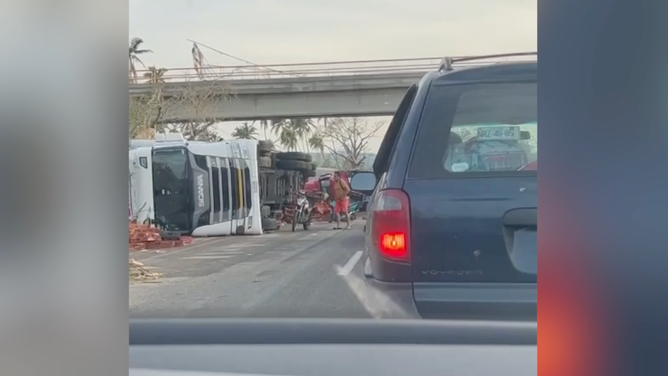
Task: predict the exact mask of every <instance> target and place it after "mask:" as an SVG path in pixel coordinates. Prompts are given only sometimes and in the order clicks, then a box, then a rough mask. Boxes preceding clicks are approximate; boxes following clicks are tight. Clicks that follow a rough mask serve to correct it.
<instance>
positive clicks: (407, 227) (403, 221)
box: [371, 189, 411, 263]
mask: <svg viewBox="0 0 668 376" xmlns="http://www.w3.org/2000/svg"><path fill="white" fill-rule="evenodd" d="M410 212H411V211H410V203H409V200H408V195H407V194H406V193H405V192H404V191H401V190H398V189H388V190H385V191H380V192H378V195H377V196H376V199H375V203H374V204H373V208H372V218H373V222H372V226H371V236H372V239H373V243H374V245H375V248H376V249H377V250H378V252H380V255H381V256H382V257H383V258H385V259H388V260H392V261H398V262H406V263H407V262H410V261H411V252H410V233H411V220H410Z"/></svg>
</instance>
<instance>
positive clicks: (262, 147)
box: [257, 140, 274, 152]
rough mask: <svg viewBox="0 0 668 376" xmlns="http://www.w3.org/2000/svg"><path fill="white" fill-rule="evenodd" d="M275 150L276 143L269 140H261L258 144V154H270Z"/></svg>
mask: <svg viewBox="0 0 668 376" xmlns="http://www.w3.org/2000/svg"><path fill="white" fill-rule="evenodd" d="M272 150H274V143H273V142H271V141H267V140H260V141H258V142H257V151H258V152H268V151H272Z"/></svg>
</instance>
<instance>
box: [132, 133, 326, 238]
mask: <svg viewBox="0 0 668 376" xmlns="http://www.w3.org/2000/svg"><path fill="white" fill-rule="evenodd" d="M283 158H284V159H283ZM129 167H130V178H129V189H130V216H131V218H133V219H136V220H137V221H138V222H141V223H147V222H150V223H155V224H157V225H158V226H159V227H161V228H162V229H163V230H165V231H170V232H175V233H179V234H190V235H193V236H221V235H244V234H248V235H253V234H262V233H263V231H264V230H275V229H277V228H278V227H279V223H280V222H279V221H278V220H276V217H277V213H279V212H280V209H281V204H282V202H283V200H284V198H285V195H286V193H287V191H288V190H289V189H290V188H291V187H299V186H300V185H301V182H302V181H303V180H304V179H305V178H307V177H309V176H314V175H315V166H314V165H313V164H312V163H310V155H308V154H304V153H276V152H274V151H273V145H271V143H270V142H263V141H259V142H258V141H256V140H230V141H220V142H201V141H186V140H184V139H183V137H182V136H181V135H180V134H167V135H157V136H156V140H155V141H134V142H131V145H130V154H129Z"/></svg>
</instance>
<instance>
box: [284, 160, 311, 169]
mask: <svg viewBox="0 0 668 376" xmlns="http://www.w3.org/2000/svg"><path fill="white" fill-rule="evenodd" d="M309 167H311V166H310V165H309V164H308V163H307V162H303V161H295V160H280V159H279V160H278V161H277V162H276V168H278V169H279V170H297V171H300V170H308V169H309Z"/></svg>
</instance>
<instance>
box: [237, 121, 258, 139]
mask: <svg viewBox="0 0 668 376" xmlns="http://www.w3.org/2000/svg"><path fill="white" fill-rule="evenodd" d="M253 124H255V122H253V123H252V124H248V123H247V122H244V123H243V124H241V125H240V126H238V127H236V128H235V129H234V132H233V133H232V137H234V138H236V139H245V140H256V139H257V138H256V137H255V136H256V135H257V134H258V133H257V128H255V126H254V125H253Z"/></svg>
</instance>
